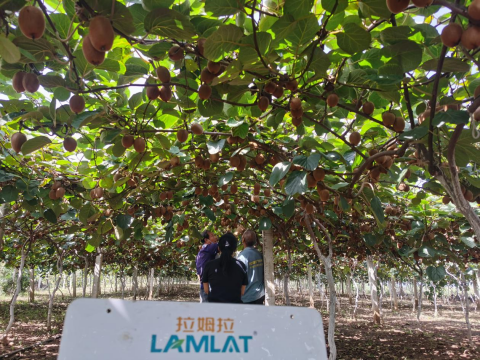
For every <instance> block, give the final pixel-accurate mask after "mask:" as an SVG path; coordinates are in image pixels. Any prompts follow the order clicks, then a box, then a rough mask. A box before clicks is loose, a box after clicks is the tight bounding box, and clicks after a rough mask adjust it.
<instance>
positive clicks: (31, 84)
mask: <svg viewBox="0 0 480 360" xmlns="http://www.w3.org/2000/svg"><path fill="white" fill-rule="evenodd" d="M22 85H23V87H24V88H25V90H27V91H28V92H31V93H34V92H36V91H37V90H38V88H39V87H40V81H39V80H38V76H37V75H35V74H32V73H27V74H25V75H24V76H23V80H22Z"/></svg>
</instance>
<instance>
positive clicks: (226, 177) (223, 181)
mask: <svg viewBox="0 0 480 360" xmlns="http://www.w3.org/2000/svg"><path fill="white" fill-rule="evenodd" d="M232 179H233V172H228V173H226V174H224V175H222V176H220V178H219V179H218V186H223V185H226V184H228V183H229V182H230V181H231V180H232Z"/></svg>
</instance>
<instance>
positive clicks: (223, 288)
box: [202, 232, 248, 304]
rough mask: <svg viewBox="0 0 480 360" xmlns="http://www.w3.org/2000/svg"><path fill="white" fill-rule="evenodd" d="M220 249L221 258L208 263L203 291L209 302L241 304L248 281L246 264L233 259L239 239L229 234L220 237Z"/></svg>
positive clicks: (203, 278) (204, 272) (203, 279)
mask: <svg viewBox="0 0 480 360" xmlns="http://www.w3.org/2000/svg"><path fill="white" fill-rule="evenodd" d="M218 247H219V249H220V258H219V259H215V260H212V261H210V262H208V263H207V265H205V269H204V271H203V277H202V282H203V289H204V290H205V293H207V295H208V302H220V303H235V304H241V303H242V295H243V294H244V292H245V287H246V286H247V283H248V279H247V268H246V267H245V264H243V263H242V262H241V261H239V260H237V259H235V258H234V257H233V254H234V253H235V251H236V250H237V238H236V237H235V236H234V235H233V234H232V233H230V232H228V233H226V234H224V235H222V236H221V237H220V240H219V241H218Z"/></svg>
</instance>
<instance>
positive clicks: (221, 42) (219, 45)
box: [204, 24, 243, 61]
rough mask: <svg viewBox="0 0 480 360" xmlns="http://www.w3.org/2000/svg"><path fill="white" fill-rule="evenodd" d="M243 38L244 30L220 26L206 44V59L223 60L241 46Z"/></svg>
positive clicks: (230, 26) (233, 26) (236, 27)
mask: <svg viewBox="0 0 480 360" xmlns="http://www.w3.org/2000/svg"><path fill="white" fill-rule="evenodd" d="M242 37H243V30H242V29H240V28H239V27H238V26H235V25H231V24H230V25H223V26H220V27H219V28H218V29H217V30H216V31H215V32H213V34H212V35H210V36H209V37H208V38H207V41H206V42H205V52H204V55H205V57H206V58H207V59H209V60H213V61H218V60H220V59H222V58H223V57H224V56H225V54H227V53H229V52H230V51H233V50H235V49H237V48H238V47H240V46H241V39H242Z"/></svg>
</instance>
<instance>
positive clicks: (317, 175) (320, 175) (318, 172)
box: [312, 168, 325, 181]
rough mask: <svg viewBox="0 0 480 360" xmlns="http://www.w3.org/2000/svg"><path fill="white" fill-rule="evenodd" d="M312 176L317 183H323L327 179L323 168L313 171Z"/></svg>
mask: <svg viewBox="0 0 480 360" xmlns="http://www.w3.org/2000/svg"><path fill="white" fill-rule="evenodd" d="M312 175H313V177H314V178H315V180H316V181H323V179H325V170H323V169H321V168H316V169H315V170H313V173H312Z"/></svg>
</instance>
